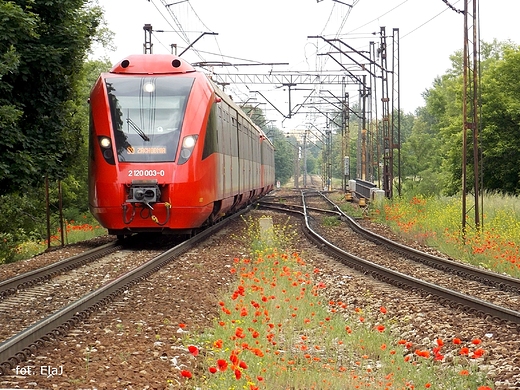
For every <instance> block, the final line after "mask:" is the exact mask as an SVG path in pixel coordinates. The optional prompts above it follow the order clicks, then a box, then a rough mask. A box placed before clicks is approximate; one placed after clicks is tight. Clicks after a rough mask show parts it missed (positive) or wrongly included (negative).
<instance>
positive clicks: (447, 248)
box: [371, 195, 520, 277]
mask: <svg viewBox="0 0 520 390" xmlns="http://www.w3.org/2000/svg"><path fill="white" fill-rule="evenodd" d="M483 203H484V213H483V214H482V215H481V221H482V223H481V226H480V229H477V228H476V226H475V224H474V222H473V218H472V215H471V213H470V214H468V215H467V217H466V221H467V222H466V225H467V226H466V231H465V232H464V233H465V234H463V232H462V199H459V198H442V197H439V198H419V197H413V198H411V199H405V198H401V199H393V200H385V201H384V202H383V203H382V204H381V205H380V207H379V208H375V209H373V210H372V213H371V216H372V217H373V218H374V219H375V220H376V221H379V222H381V223H384V224H387V225H389V226H390V227H391V228H392V229H393V230H394V231H395V232H396V233H398V234H401V235H403V236H407V237H410V238H412V239H414V240H417V241H419V242H422V243H424V244H427V245H429V246H432V247H435V248H437V249H438V250H440V251H441V252H443V253H446V254H448V255H450V256H452V257H454V258H457V259H460V260H462V261H465V262H467V263H470V264H473V265H475V266H480V267H484V268H486V269H489V270H492V271H495V272H498V273H506V274H509V275H511V276H514V277H520V207H519V206H518V198H517V197H508V196H501V195H487V196H485V197H484V202H483ZM467 209H468V211H470V212H474V211H473V210H474V209H473V210H472V206H471V202H470V199H469V198H468V206H467Z"/></svg>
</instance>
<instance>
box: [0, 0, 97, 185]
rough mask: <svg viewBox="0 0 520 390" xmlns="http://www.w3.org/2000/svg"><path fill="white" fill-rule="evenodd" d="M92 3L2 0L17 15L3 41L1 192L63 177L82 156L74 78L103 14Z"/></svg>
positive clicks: (8, 14)
mask: <svg viewBox="0 0 520 390" xmlns="http://www.w3.org/2000/svg"><path fill="white" fill-rule="evenodd" d="M87 5H88V1H87V0H59V1H58V0H55V1H51V0H46V1H42V0H35V1H33V2H30V3H29V4H27V2H26V1H22V0H17V1H14V2H5V1H2V0H0V10H1V11H0V12H2V13H3V16H4V17H5V18H7V20H10V21H14V23H7V25H9V26H8V28H9V34H8V36H7V38H6V39H2V40H0V44H1V45H2V47H1V48H2V49H3V50H2V53H7V57H6V55H4V57H3V58H2V65H3V67H1V68H3V70H2V73H1V75H2V83H1V88H2V92H4V91H8V92H10V95H7V96H9V98H8V100H7V99H5V98H4V99H3V100H2V101H1V102H0V106H1V107H2V109H1V110H0V111H1V114H0V118H1V119H0V120H1V123H0V124H1V125H2V135H3V139H2V141H1V142H2V144H3V145H2V146H3V151H2V153H1V154H0V194H6V193H10V192H14V191H17V190H20V189H21V190H23V189H25V188H29V187H31V186H34V185H39V184H41V183H42V181H43V178H44V177H45V176H48V177H50V178H51V179H60V178H64V177H65V176H66V175H67V170H68V168H69V167H71V166H73V165H74V164H75V163H76V162H77V161H78V150H79V149H80V148H81V145H82V143H83V139H82V136H81V126H82V122H81V120H79V118H78V117H77V112H78V101H77V98H78V95H77V84H78V82H79V80H80V78H81V71H82V67H83V62H84V60H85V58H86V54H87V52H88V49H89V47H90V45H91V41H92V37H93V36H95V34H96V28H97V27H98V25H99V23H100V20H101V10H100V9H99V7H88V6H87ZM9 60H10V61H9ZM2 96H6V95H4V94H2ZM6 100H7V101H6ZM4 135H5V136H4Z"/></svg>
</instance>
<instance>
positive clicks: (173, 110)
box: [106, 76, 194, 162]
mask: <svg viewBox="0 0 520 390" xmlns="http://www.w3.org/2000/svg"><path fill="white" fill-rule="evenodd" d="M193 82H194V79H193V78H191V77H179V76H175V77H168V76H164V77H140V76H136V77H124V78H122V77H113V78H108V79H106V87H107V94H108V100H109V103H110V115H111V119H112V126H113V131H114V139H115V144H116V150H117V156H118V160H119V161H120V162H161V161H175V155H176V152H177V146H178V144H179V137H180V131H181V128H182V123H183V121H184V114H185V111H186V104H187V102H188V97H189V94H190V91H191V87H192V85H193Z"/></svg>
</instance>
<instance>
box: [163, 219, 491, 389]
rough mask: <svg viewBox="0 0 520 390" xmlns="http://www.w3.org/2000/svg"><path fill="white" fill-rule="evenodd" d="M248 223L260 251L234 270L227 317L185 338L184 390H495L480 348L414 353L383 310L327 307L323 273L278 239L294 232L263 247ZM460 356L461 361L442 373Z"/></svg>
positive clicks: (224, 303)
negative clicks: (188, 359)
mask: <svg viewBox="0 0 520 390" xmlns="http://www.w3.org/2000/svg"><path fill="white" fill-rule="evenodd" d="M249 223H251V224H252V225H250V226H249V229H248V231H249V234H250V236H249V237H246V238H245V239H247V240H249V241H250V244H251V245H252V246H254V248H255V250H254V251H251V253H250V256H247V257H241V258H239V257H237V258H235V259H234V260H233V261H232V262H231V263H230V272H232V273H233V274H236V276H237V282H236V284H235V285H234V286H233V287H232V288H231V289H230V290H229V291H223V292H222V298H221V300H220V302H219V306H220V313H221V314H220V316H219V317H218V318H216V319H215V321H214V325H213V327H212V328H211V329H207V330H205V331H204V332H203V333H199V334H191V333H189V332H188V333H186V334H187V336H186V337H185V339H184V344H185V347H186V349H187V350H188V351H189V352H191V354H192V355H193V359H192V365H191V367H187V368H185V369H184V370H181V371H180V372H179V378H175V379H176V380H184V381H185V386H186V388H193V389H224V388H225V389H249V390H254V389H295V388H296V389H347V388H348V389H356V388H377V389H427V388H430V387H432V388H437V389H479V390H486V389H491V387H490V386H491V385H490V384H489V382H488V380H486V379H485V372H481V371H479V369H478V360H479V358H480V357H482V356H483V355H484V354H485V351H484V350H483V349H482V348H479V344H480V340H478V339H474V340H472V341H471V342H470V343H463V342H461V340H459V339H453V340H441V339H437V340H436V344H435V346H433V347H432V348H431V349H427V350H420V349H416V348H414V346H413V344H412V343H411V342H408V341H407V340H403V339H402V338H400V337H399V335H398V334H396V333H395V332H394V331H393V321H392V320H391V313H389V312H388V311H387V309H386V308H385V307H377V308H376V307H351V305H348V304H346V303H344V302H333V301H329V300H327V299H326V298H325V297H324V296H323V294H321V293H320V290H322V289H324V288H325V287H326V285H325V283H324V282H323V281H320V270H319V269H313V268H312V267H310V266H309V265H308V264H306V261H305V255H301V254H298V253H296V252H293V251H291V249H290V246H286V247H283V246H278V245H277V244H279V243H280V241H276V240H275V241H274V242H273V240H272V239H271V238H272V237H283V238H284V241H285V242H286V243H289V242H290V239H288V236H287V235H284V234H281V233H280V232H281V231H283V232H287V233H289V235H290V229H288V227H287V226H285V227H283V229H281V228H280V227H279V226H273V230H274V232H273V234H271V235H270V236H269V237H270V239H269V243H268V244H267V245H264V246H263V247H260V246H259V243H260V242H262V239H261V237H262V233H261V230H260V228H259V227H258V221H255V220H249ZM251 234H252V235H251ZM263 234H265V233H263ZM462 344H464V345H462ZM466 344H467V345H466ZM453 349H455V350H457V351H458V354H459V356H460V358H458V357H457V356H455V357H454V359H453V360H452V361H451V363H449V364H446V362H444V363H443V364H442V365H441V362H443V361H444V353H445V351H448V350H453ZM468 357H469V359H468ZM168 381H173V378H168V380H167V382H168Z"/></svg>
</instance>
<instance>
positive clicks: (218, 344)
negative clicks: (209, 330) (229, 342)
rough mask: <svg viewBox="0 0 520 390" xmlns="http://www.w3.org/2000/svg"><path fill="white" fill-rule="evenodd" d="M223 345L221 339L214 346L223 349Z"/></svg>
mask: <svg viewBox="0 0 520 390" xmlns="http://www.w3.org/2000/svg"><path fill="white" fill-rule="evenodd" d="M223 344H224V342H223V341H222V340H221V339H218V340H215V341H214V342H213V346H214V347H215V348H222V345H223Z"/></svg>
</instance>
